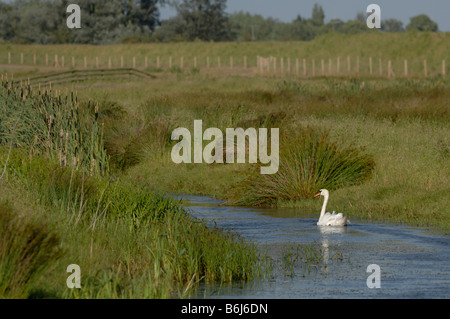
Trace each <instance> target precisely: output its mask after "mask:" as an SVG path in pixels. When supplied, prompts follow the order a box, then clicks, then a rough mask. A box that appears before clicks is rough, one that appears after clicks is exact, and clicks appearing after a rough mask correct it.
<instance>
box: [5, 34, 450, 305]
mask: <svg viewBox="0 0 450 319" xmlns="http://www.w3.org/2000/svg"><path fill="white" fill-rule="evenodd" d="M366 36H367V38H366ZM446 37H448V34H427V33H423V34H411V33H405V34H398V35H397V34H395V35H386V36H381V35H355V36H349V37H345V36H342V37H341V36H336V37H331V36H327V37H321V38H318V39H316V40H314V41H311V42H308V43H294V42H292V43H289V42H283V43H271V42H268V43H190V44H180V43H178V44H175V43H173V44H164V45H161V46H159V44H158V45H154V44H149V45H136V46H128V45H117V46H106V47H105V46H98V47H94V46H86V47H82V46H80V47H73V46H48V47H43V46H23V47H22V46H8V45H2V46H0V61H1V59H4V53H7V51H8V50H11V51H13V52H16V53H17V52H20V51H22V50H23V51H25V52H26V54H28V55H29V54H30V52H34V51H36V52H38V53H39V54H42V53H44V50H47V51H48V52H50V53H51V54H54V53H56V52H58V54H59V55H63V54H67V56H69V55H70V54H72V53H73V54H74V55H76V56H77V57H82V56H83V55H84V54H86V55H88V56H89V58H90V59H89V61H93V59H95V56H96V55H99V56H101V57H106V56H107V55H109V54H111V55H116V54H122V55H124V56H131V55H136V56H137V57H138V58H141V59H142V57H144V56H145V55H147V54H148V56H149V57H150V56H153V57H155V56H156V55H159V54H160V55H161V56H163V55H166V54H167V55H169V54H173V56H174V61H176V59H175V57H177V54H179V55H181V54H183V55H184V56H185V60H186V61H187V58H186V57H188V56H189V54H190V55H191V56H194V55H198V56H199V57H206V56H207V55H211V56H213V55H215V54H219V52H220V54H221V55H223V56H226V55H227V54H230V55H231V54H233V55H236V56H238V55H241V56H242V55H244V54H246V55H247V56H248V57H249V61H250V56H252V55H253V54H254V55H255V56H256V55H265V56H268V55H281V54H284V55H285V56H288V55H290V56H291V57H296V56H299V57H300V58H302V57H305V58H308V59H311V58H312V57H314V58H317V59H320V58H324V59H325V58H328V55H327V54H328V52H330V48H334V49H335V50H333V52H339V55H340V56H342V57H345V56H346V55H349V54H351V55H352V61H354V60H353V58H354V56H355V55H353V54H360V56H361V63H363V62H362V61H365V60H366V59H367V58H368V57H369V56H371V55H372V54H373V57H374V61H376V58H377V57H378V56H381V53H379V52H378V51H377V50H378V49H377V48H378V45H380V47H382V48H386V50H384V51H383V52H385V53H383V55H382V56H381V57H382V58H383V60H385V59H388V58H392V59H393V61H394V67H396V65H397V66H398V64H396V63H397V62H399V61H400V62H402V61H403V59H404V58H408V59H409V60H410V71H411V72H412V73H413V75H414V73H417V74H418V73H420V72H421V69H420V64H421V63H422V62H423V59H424V58H427V59H430V61H438V62H439V63H435V64H432V63H430V62H429V68H430V70H431V71H430V73H431V74H432V76H431V77H430V78H427V79H420V78H414V77H413V78H410V79H403V78H396V79H384V78H376V77H357V76H355V74H352V75H351V76H349V77H338V78H330V77H317V78H314V79H302V78H295V77H292V76H286V77H284V78H280V77H279V76H267V77H259V76H255V75H254V74H253V75H252V74H250V75H252V76H251V77H244V76H237V75H230V73H227V72H218V71H217V70H212V71H211V72H205V70H204V69H202V70H201V71H200V72H198V70H196V71H192V69H191V67H190V66H187V69H185V70H181V69H175V68H174V69H173V70H172V71H174V72H164V71H163V70H158V73H157V75H158V77H157V78H156V79H155V80H152V81H148V82H147V81H141V80H133V79H112V78H105V79H102V80H89V81H84V82H80V83H76V84H74V85H73V87H74V90H75V91H76V92H77V95H78V102H79V106H80V110H83V113H82V116H80V120H82V121H83V123H91V124H89V125H87V127H88V128H89V127H91V125H99V126H100V125H101V124H102V123H104V124H103V128H104V130H103V136H102V139H103V145H104V149H105V151H106V154H107V155H108V163H109V167H110V173H111V175H109V176H105V177H100V176H89V174H84V175H83V173H82V171H78V172H77V171H72V168H71V167H70V165H68V166H67V167H65V168H64V167H63V168H61V167H58V166H59V164H58V160H59V157H58V156H54V155H53V156H54V157H53V160H52V159H51V158H52V156H50V154H52V153H51V152H50V153H48V152H46V149H45V148H43V149H40V150H39V152H37V153H36V154H34V153H31V154H30V143H28V142H27V143H25V142H26V141H32V140H33V139H29V138H28V139H24V137H26V136H31V137H33V136H34V134H36V133H32V134H31V135H30V133H27V134H28V135H27V134H21V135H20V136H18V139H17V141H22V142H23V141H25V142H24V143H22V144H24V146H25V147H23V146H22V145H17V144H14V148H13V152H12V153H11V158H10V161H9V163H8V165H7V170H6V172H5V175H4V177H3V179H2V181H1V184H0V207H1V212H0V213H1V214H4V215H2V216H11V214H12V215H15V214H18V215H21V216H23V217H22V220H23V221H24V223H22V225H29V226H26V227H31V228H33V227H38V226H39V227H40V225H44V226H43V227H45V230H46V232H45V233H44V234H46V235H45V236H56V237H55V238H59V246H60V248H61V251H62V253H61V255H55V260H54V261H52V262H51V264H50V263H49V264H48V265H43V268H45V269H42V270H39V271H41V272H40V273H41V276H40V278H38V279H37V277H36V280H34V279H33V280H31V281H29V282H30V283H29V284H24V285H22V284H20V285H19V284H18V285H17V290H16V292H14V293H12V292H11V294H8V295H6V296H5V297H12V296H13V295H16V296H21V297H26V296H28V297H35V298H39V297H48V296H53V297H68V298H136V297H137V298H145V297H153V298H157V297H160V298H161V297H173V296H176V297H185V296H187V295H189V294H191V293H192V292H193V291H195V287H196V286H197V285H198V283H199V282H202V281H209V282H224V281H225V282H227V281H234V280H244V281H247V280H251V279H253V278H255V277H256V276H258V275H260V274H264V271H265V270H264V265H263V263H262V260H261V259H260V257H259V256H258V254H257V253H256V249H255V247H254V246H253V245H252V244H250V243H247V242H245V241H243V240H242V239H241V238H239V237H237V236H236V235H233V234H229V233H227V232H226V231H223V230H219V229H209V228H208V227H206V225H205V224H204V223H203V222H201V221H198V220H195V219H193V218H192V217H191V216H190V215H189V214H186V213H185V212H184V210H183V209H182V207H181V206H180V203H178V202H177V201H174V200H172V199H168V198H165V197H163V196H161V195H160V194H161V193H164V192H179V193H188V194H201V195H209V196H214V197H217V198H222V199H231V198H232V197H233V198H235V199H236V198H237V199H240V200H243V199H245V196H246V195H248V194H246V190H245V189H242V188H241V189H240V190H239V189H238V188H236V186H237V185H240V184H241V183H245V180H247V178H248V177H249V172H251V171H252V169H253V167H252V165H248V164H246V165H240V164H239V165H238V164H223V165H222V164H212V165H207V164H192V165H189V164H182V165H176V164H174V163H173V162H172V161H171V158H170V151H171V148H172V146H173V145H174V142H173V141H171V140H170V134H171V132H172V130H173V129H174V128H177V127H186V128H189V129H192V126H193V120H195V119H201V120H203V125H204V127H218V128H220V129H221V130H222V131H223V130H224V129H225V128H227V127H240V126H242V127H244V128H246V127H255V128H257V127H269V128H270V127H278V128H280V134H281V135H282V136H286V140H283V143H284V145H285V147H286V148H285V149H284V150H283V153H282V159H281V160H283V159H284V160H286V159H289V161H287V164H286V165H287V166H286V169H288V171H289V170H290V172H291V173H292V174H290V175H289V174H285V173H283V172H285V171H286V170H284V169H280V171H279V173H280V174H279V175H277V176H276V177H275V180H276V181H277V182H276V183H271V184H268V185H269V186H270V187H266V186H267V185H266V184H261V185H264V187H260V188H259V189H260V190H261V194H262V195H263V198H264V196H266V197H267V198H270V200H269V203H271V204H276V205H278V206H282V207H297V208H299V209H298V211H299V213H298V216H299V217H300V216H302V214H304V215H305V216H311V214H318V212H319V210H320V203H319V202H318V201H317V200H314V199H310V198H307V197H308V196H309V195H310V194H311V193H312V192H314V191H317V190H318V189H315V188H323V187H324V184H325V185H326V187H329V188H331V189H332V192H331V197H330V202H329V207H330V210H336V211H342V212H343V213H345V214H346V215H347V216H349V218H350V220H352V221H355V220H359V219H360V220H364V221H385V222H395V223H401V224H408V225H419V226H426V227H432V228H433V229H438V230H442V231H444V232H446V233H448V232H449V230H450V211H449V209H448V200H447V197H446V196H445V194H448V193H449V191H450V184H449V180H448V176H449V173H450V171H449V166H448V161H449V154H450V140H449V136H450V134H449V132H450V127H449V123H450V121H449V120H450V118H449V117H450V116H449V110H450V82H449V80H448V79H447V80H444V79H442V77H441V76H439V75H438V73H439V65H440V61H441V60H442V59H447V54H448V43H449V42H448V41H446ZM377 41H379V43H377ZM408 41H409V42H408ZM407 42H408V44H406V43H407ZM157 48H158V49H160V50H161V51H158V52H157V51H156V49H157ZM404 48H409V49H404ZM430 48H433V49H432V50H431V49H430ZM52 50H53V51H52ZM83 50H85V51H83ZM107 50H108V51H107ZM189 50H191V51H190V53H189V54H188V53H184V52H188V51H189ZM283 50H284V51H283ZM259 51H261V52H260V53H259ZM2 52H3V53H2ZM283 52H285V53H283ZM377 52H378V55H377ZM413 52H414V54H413ZM363 59H364V60H363ZM67 60H68V59H66V61H67ZM341 60H345V59H344V58H342V59H341ZM449 60H450V59H449ZM223 61H226V59H225V58H224V59H223ZM236 61H238V60H235V62H236ZM317 61H318V60H317ZM395 61H397V62H395ZM411 61H415V62H414V63H415V64H414V63H413V65H418V67H417V69H414V68H415V66H411V63H412V62H411ZM400 62H399V63H400ZM90 63H92V62H90ZM236 63H237V62H236ZM344 63H345V62H344ZM249 64H250V63H249ZM250 65H251V64H250ZM317 65H319V64H317ZM317 65H316V67H317ZM176 66H177V65H176V64H175V67H176ZM363 66H364V65H363V64H361V68H363ZM365 67H367V65H365V66H364V68H365ZM2 68H3V69H8V72H10V71H11V70H13V69H14V70H16V71H17V73H15V77H17V76H19V75H20V76H28V75H31V74H33V73H40V72H46V71H48V70H49V69H45V68H41V67H37V68H36V69H33V68H32V69H31V70H30V69H26V68H18V67H15V68H13V67H6V68H5V67H2ZM342 68H345V64H343V65H342ZM16 71H14V72H16ZM175 71H176V72H175ZM10 76H11V75H10ZM53 90H54V91H53V94H54V93H56V92H57V91H58V92H60V90H61V91H62V92H64V91H65V86H64V85H57V86H54V87H53ZM2 92H3V91H2ZM17 92H18V93H17ZM20 92H21V91H20V90H16V93H14V94H18V96H19V97H18V98H17V97H16V98H15V100H16V102H17V105H25V104H23V103H22V101H20V99H21V98H22V99H23V97H22V96H21V95H20ZM62 95H64V94H62ZM58 96H61V94H60V93H58ZM8 101H9V100H8ZM47 101H54V100H53V98H49V99H48V100H47ZM16 102H15V103H16ZM8 103H9V102H8ZM58 103H59V102H58ZM97 103H98V105H99V108H98V113H97V114H96V112H95V110H93V106H96V105H97ZM4 105H13V104H1V106H0V107H3V108H4ZM14 105H15V104H14ZM28 106H29V105H28ZM7 110H10V109H9V108H8V109H7ZM17 110H22V109H20V108H17ZM17 110H16V111H15V112H16V113H14V114H13V115H14V116H12V115H11V116H8V117H7V118H8V122H6V121H4V120H3V119H4V118H5V117H2V118H1V119H0V121H2V120H3V122H0V127H3V128H6V129H3V130H2V131H1V134H2V144H3V147H1V152H0V154H1V155H0V168H1V171H0V174H1V173H2V170H3V167H4V164H5V161H6V158H7V155H8V150H9V145H10V144H9V142H11V137H12V135H13V134H12V133H13V131H14V130H13V128H14V123H15V121H14V119H17V118H22V119H23V118H25V119H31V117H29V116H28V117H27V116H25V117H19V116H18V115H17V114H21V113H20V112H19V111H17ZM50 110H51V109H50ZM28 111H29V107H28V109H27V112H28ZM17 112H19V113H17ZM2 114H3V113H2ZM5 114H6V113H5ZM22 116H23V115H22ZM45 119H46V120H48V117H47V118H45V117H44V122H43V123H44V124H45ZM92 119H96V121H97V122H96V123H97V124H95V122H92ZM30 121H31V120H30ZM30 121H29V122H30ZM31 122H34V121H31ZM24 123H27V121H21V122H18V124H17V127H16V128H17V129H19V128H20V129H22V128H23V127H26V125H25V124H24ZM92 123H93V124H92ZM41 124H42V123H41ZM80 127H84V126H80ZM305 127H309V128H310V129H311V132H316V133H314V134H312V133H311V134H312V135H311V136H309V135H308V134H306V133H304V129H302V130H301V129H300V128H305ZM37 128H38V129H37V130H36V127H33V130H29V131H26V130H23V131H22V132H25V133H26V132H40V133H39V134H41V135H42V136H48V134H47V135H46V134H45V133H46V132H47V131H45V125H40V126H38V127H37ZM288 129H289V130H292V129H294V130H295V131H294V132H295V134H291V135H290V134H288V132H290V131H288ZM42 132H44V134H43V133H42ZM54 132H55V133H54V134H53V139H52V138H46V139H45V140H46V141H55V140H57V139H58V138H59V134H58V131H57V130H56V131H54ZM302 132H303V133H302ZM323 132H327V135H326V137H325V135H324V139H323V141H322V140H321V139H320V138H321V137H322V135H321V134H322V133H323ZM305 134H306V135H305ZM302 137H303V138H302ZM314 141H316V142H315V143H314ZM31 145H33V143H31ZM94 145H95V143H94ZM96 145H98V144H96ZM311 145H322V146H323V149H321V150H322V151H323V152H321V153H317V152H316V153H314V152H313V149H314V148H313V147H311ZM18 146H22V147H23V149H22V151H20V150H19V148H20V147H18ZM55 150H56V151H57V150H58V148H56V149H55ZM55 150H54V151H55ZM327 152H328V153H327ZM298 154H306V156H303V157H297V155H298ZM317 154H323V155H320V156H316V155H317ZM327 154H328V155H327ZM346 154H347V155H348V154H350V156H349V157H346V156H345V155H346ZM334 155H339V156H336V158H341V159H342V158H343V159H344V160H343V161H342V162H344V163H345V162H351V163H352V165H350V166H349V167H360V168H362V169H363V171H364V174H362V175H361V179H360V178H359V177H358V174H359V171H356V172H350V173H348V174H347V173H345V174H343V176H345V177H346V180H345V182H340V181H339V180H337V179H335V178H334V177H333V178H330V177H329V176H333V174H331V175H330V174H326V175H324V176H328V177H326V178H324V179H322V180H320V179H317V180H316V181H315V182H314V183H312V182H310V183H306V184H304V182H305V176H309V175H302V177H301V178H300V175H298V173H299V172H301V171H302V170H301V167H302V165H303V164H302V163H303V162H302V160H301V159H302V158H306V159H308V158H309V159H314V161H312V162H310V163H312V165H311V167H316V168H317V167H321V169H320V170H316V172H319V173H320V172H326V171H327V170H326V168H327V167H328V166H329V164H331V163H335V164H336V163H341V160H340V161H336V162H332V161H330V160H325V159H326V158H328V157H329V156H330V157H332V156H334ZM55 159H56V162H55ZM356 159H358V160H357V161H356ZM348 160H349V161H348ZM353 160H355V161H354V162H352V161H353ZM355 163H356V164H358V165H353V164H355ZM69 164H70V163H69ZM359 164H362V165H359ZM373 164H374V165H373ZM303 167H308V165H303ZM332 167H335V168H336V169H343V167H341V165H339V164H336V165H332V166H329V167H328V168H330V171H329V172H331V173H334V172H335V170H333V169H331V168H332ZM283 174H284V175H283ZM316 175H317V174H316ZM318 175H320V174H318ZM111 176H116V177H117V178H112V177H111ZM311 176H312V175H311ZM258 177H259V178H262V177H260V176H258ZM297 177H298V178H297ZM347 177H348V178H347ZM355 177H356V178H355ZM311 180H312V179H311ZM280 181H283V183H284V184H283V185H284V186H283V187H285V188H284V189H286V191H282V192H280V191H279V189H280V187H279V185H280V184H279V182H280ZM326 183H330V184H329V185H328V184H326ZM241 185H242V184H241ZM308 185H309V186H308ZM258 186H260V185H258ZM150 190H151V191H150ZM273 190H276V191H278V193H276V192H273ZM247 192H248V190H247ZM272 194H273V195H272ZM286 194H289V196H286ZM18 197H20V198H24V200H23V201H21V202H18V201H17V200H14V199H15V198H18ZM305 197H306V198H305ZM247 203H249V202H247ZM6 224H8V225H10V224H11V222H10V219H9V217H8V218H6V219H2V225H0V227H3V225H6ZM14 227H18V226H17V225H16V226H14ZM20 227H25V226H20ZM20 227H19V229H20ZM18 233H19V234H20V232H18ZM22 237H23V238H26V237H24V236H19V237H18V241H17V242H18V245H19V246H20V245H22V246H23V242H22V244H20V242H21V241H20V240H19V239H21V238H22ZM23 238H22V239H23ZM8 245H10V244H8ZM19 246H17V247H19ZM39 247H42V249H43V252H45V251H46V249H49V250H50V251H51V247H52V246H51V245H49V246H47V245H45V244H42V245H40V246H39ZM309 253H310V257H311V258H310V260H311V261H312V262H314V260H316V261H317V260H319V261H320V254H319V253H317V252H314V251H312V250H310V251H309ZM299 254H300V252H298V251H297V252H295V253H292V252H287V253H286V254H285V255H286V258H287V259H286V260H285V262H286V265H287V266H286V268H285V269H286V274H288V275H289V273H290V269H291V268H292V267H293V266H292V265H295V262H296V260H298V258H297V257H296V256H298V255H299ZM301 255H302V256H303V255H304V256H306V257H305V260H307V259H308V258H307V256H308V250H307V249H306V250H305V251H301ZM289 256H290V257H289ZM315 256H316V257H317V256H318V257H317V258H319V259H317V258H316V257H315ZM56 257H57V258H56ZM291 257H292V258H294V259H295V260H294V259H292V260H291V259H290V258H291ZM296 258H297V259H296ZM4 260H6V259H4ZM11 260H13V259H11ZM308 260H309V259H308ZM319 261H317V262H319ZM12 262H14V263H20V259H17V258H16V259H14V260H13V261H12ZM73 263H77V264H79V265H80V266H81V270H82V285H84V286H83V287H84V289H82V290H80V291H77V290H68V289H67V288H66V286H65V280H66V278H67V276H68V274H67V273H66V272H65V269H66V267H67V265H69V264H73ZM0 265H3V264H2V263H1V262H0ZM290 265H291V266H290ZM0 267H1V266H0ZM8 267H9V266H8ZM30 269H32V268H30ZM32 272H33V271H32ZM7 273H8V272H3V273H2V274H7ZM0 286H1V285H0ZM19 286H20V287H19ZM1 287H6V285H3V286H1ZM2 289H3V288H2ZM8 289H10V288H8ZM8 291H12V290H8ZM5 294H6V293H5Z"/></svg>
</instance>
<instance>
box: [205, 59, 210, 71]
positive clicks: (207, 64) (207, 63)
mask: <svg viewBox="0 0 450 319" xmlns="http://www.w3.org/2000/svg"><path fill="white" fill-rule="evenodd" d="M209 66H210V64H209V56H207V57H206V67H207V68H208V69H209Z"/></svg>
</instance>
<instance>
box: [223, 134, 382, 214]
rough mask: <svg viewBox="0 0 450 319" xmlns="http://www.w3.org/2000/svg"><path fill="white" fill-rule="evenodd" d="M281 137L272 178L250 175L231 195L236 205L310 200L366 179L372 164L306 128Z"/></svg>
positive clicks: (357, 151) (361, 152)
mask: <svg viewBox="0 0 450 319" xmlns="http://www.w3.org/2000/svg"><path fill="white" fill-rule="evenodd" d="M290 132H291V134H285V135H283V136H282V140H281V149H280V167H279V170H278V172H277V173H276V174H273V175H262V174H259V172H258V171H255V170H253V171H251V172H250V173H248V175H249V176H248V177H247V178H246V179H245V180H244V181H243V182H241V183H240V184H239V185H238V186H237V187H236V188H235V189H234V192H233V195H232V197H231V202H232V203H233V204H239V205H250V206H268V205H269V206H272V205H275V204H276V203H277V201H279V200H282V201H296V200H299V199H306V198H311V197H312V196H313V195H314V194H315V193H316V192H317V191H318V190H319V189H321V188H327V189H330V190H335V189H338V188H340V187H343V186H349V185H355V184H358V183H361V182H363V181H365V180H367V179H369V178H370V176H371V174H372V171H373V169H374V166H375V163H374V160H373V157H372V156H371V155H369V154H367V153H366V152H364V150H363V149H361V148H357V147H353V146H345V144H344V143H342V142H338V141H333V140H332V139H330V138H329V136H328V133H327V132H325V131H319V130H317V129H312V128H310V127H307V128H301V129H300V130H296V131H293V130H290Z"/></svg>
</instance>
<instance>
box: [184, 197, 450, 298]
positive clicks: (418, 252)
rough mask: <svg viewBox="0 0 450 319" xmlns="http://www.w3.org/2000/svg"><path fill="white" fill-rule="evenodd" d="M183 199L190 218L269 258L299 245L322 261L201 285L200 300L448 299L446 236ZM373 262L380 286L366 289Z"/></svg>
mask: <svg viewBox="0 0 450 319" xmlns="http://www.w3.org/2000/svg"><path fill="white" fill-rule="evenodd" d="M182 198H183V201H184V204H185V206H186V207H187V208H188V209H189V210H190V211H191V213H192V215H193V216H195V217H198V218H201V219H204V220H206V221H207V222H208V223H210V224H211V225H213V224H216V225H217V226H218V227H221V228H225V229H232V230H233V232H235V233H238V234H241V235H242V236H243V237H244V238H245V239H247V240H249V241H252V242H254V243H255V244H257V245H258V246H260V247H261V248H262V249H263V250H264V251H267V252H268V254H269V256H270V257H271V258H272V259H273V260H280V258H282V255H283V252H285V251H288V250H289V249H295V247H299V246H300V247H301V246H302V245H303V246H307V245H308V246H314V245H315V246H316V247H320V250H321V251H322V252H323V257H324V258H323V259H324V260H323V262H322V263H321V264H318V265H313V266H312V267H311V266H310V267H306V266H305V265H304V263H303V264H302V263H298V264H296V265H295V267H294V266H293V267H292V269H289V270H288V271H286V269H285V268H284V270H283V271H282V270H277V269H274V271H273V275H271V276H270V278H266V279H257V280H254V281H252V282H250V283H234V284H230V285H226V286H221V287H219V286H202V287H200V289H199V291H198V297H199V298H450V237H445V236H439V235H436V234H433V233H431V232H426V230H425V229H421V228H414V227H407V226H401V225H388V224H375V223H366V222H353V221H352V224H351V225H350V226H348V227H318V226H317V225H316V222H317V218H299V217H298V216H300V215H301V214H300V213H299V212H298V211H297V212H296V211H295V210H293V209H253V208H239V207H229V206H223V205H221V204H223V202H221V201H217V200H214V199H211V198H207V197H198V196H183V197H182ZM317 217H318V216H317ZM371 264H376V265H378V266H379V267H380V268H379V269H380V277H379V279H380V281H379V282H380V285H381V287H380V288H369V287H368V285H367V280H368V277H369V276H370V275H371V274H372V272H367V267H368V266H369V265H371ZM371 279H372V277H371ZM370 282H374V281H373V280H370Z"/></svg>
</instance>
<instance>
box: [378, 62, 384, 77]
mask: <svg viewBox="0 0 450 319" xmlns="http://www.w3.org/2000/svg"><path fill="white" fill-rule="evenodd" d="M378 62H379V63H380V76H383V63H382V61H381V58H379V59H378Z"/></svg>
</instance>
